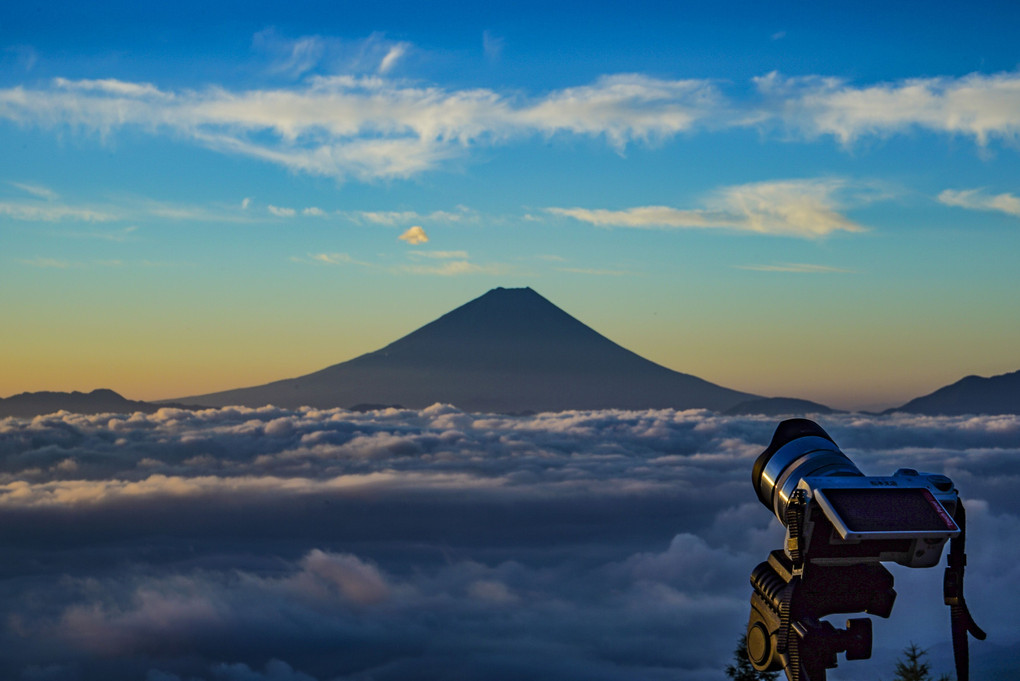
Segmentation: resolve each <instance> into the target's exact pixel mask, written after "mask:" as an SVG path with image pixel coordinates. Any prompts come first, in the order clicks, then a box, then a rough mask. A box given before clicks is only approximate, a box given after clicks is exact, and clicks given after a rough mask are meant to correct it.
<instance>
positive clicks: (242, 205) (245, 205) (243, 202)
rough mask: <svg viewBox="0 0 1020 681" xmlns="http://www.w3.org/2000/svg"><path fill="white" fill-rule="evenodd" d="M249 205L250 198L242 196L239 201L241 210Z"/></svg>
mask: <svg viewBox="0 0 1020 681" xmlns="http://www.w3.org/2000/svg"><path fill="white" fill-rule="evenodd" d="M250 205H251V198H250V197H247V196H246V197H244V199H243V200H242V201H241V210H248V206H250Z"/></svg>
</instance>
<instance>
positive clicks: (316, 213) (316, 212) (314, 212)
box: [301, 206, 326, 218]
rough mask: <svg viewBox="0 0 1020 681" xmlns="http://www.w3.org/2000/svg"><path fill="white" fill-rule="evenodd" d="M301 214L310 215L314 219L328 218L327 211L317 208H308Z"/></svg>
mask: <svg viewBox="0 0 1020 681" xmlns="http://www.w3.org/2000/svg"><path fill="white" fill-rule="evenodd" d="M301 214H302V215H310V216H312V217H317V218H321V217H325V216H326V211H324V210H322V209H321V208H318V207H316V206H309V207H308V208H304V209H302V211H301Z"/></svg>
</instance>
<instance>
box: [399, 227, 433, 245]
mask: <svg viewBox="0 0 1020 681" xmlns="http://www.w3.org/2000/svg"><path fill="white" fill-rule="evenodd" d="M400 240H401V241H406V242H407V243H409V244H411V245H413V246H417V245H418V244H424V243H427V242H428V240H429V237H428V234H426V233H425V230H424V229H422V228H421V227H420V226H419V225H415V226H413V227H411V228H410V229H408V230H407V231H406V232H404V233H403V234H401V235H400Z"/></svg>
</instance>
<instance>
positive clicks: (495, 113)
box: [0, 48, 720, 179]
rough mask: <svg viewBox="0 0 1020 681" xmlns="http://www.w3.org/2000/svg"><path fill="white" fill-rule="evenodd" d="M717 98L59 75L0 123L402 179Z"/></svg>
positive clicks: (613, 89)
mask: <svg viewBox="0 0 1020 681" xmlns="http://www.w3.org/2000/svg"><path fill="white" fill-rule="evenodd" d="M309 49H310V48H309ZM393 54H396V53H394V52H392V48H391V50H390V51H388V52H387V55H386V56H387V57H390V56H391V55H393ZM294 68H297V69H298V70H301V69H303V68H304V67H303V66H302V67H297V66H295V67H294ZM719 103H720V97H719V95H718V92H717V89H716V87H715V85H714V84H713V83H711V82H709V81H703V80H664V79H656V78H651V77H648V76H643V75H640V74H629V75H617V76H606V77H603V78H600V79H599V80H597V81H596V82H595V83H594V84H591V85H587V86H581V87H574V88H567V89H564V90H558V91H553V92H550V93H548V94H546V95H544V96H539V97H536V98H532V99H525V98H521V97H518V96H515V95H514V96H510V95H503V94H500V93H498V92H496V91H493V90H487V89H470V90H447V89H444V88H441V87H436V86H418V85H413V84H408V83H404V82H400V81H393V80H388V79H385V78H381V77H374V76H349V75H345V76H313V77H309V78H307V79H306V80H305V81H304V82H303V83H302V84H301V85H299V86H296V87H290V88H275V89H255V90H246V91H230V90H228V89H226V88H223V87H209V88H206V89H204V90H176V91H174V90H162V89H160V88H158V87H156V86H155V85H153V84H151V83H134V82H127V81H120V80H115V79H83V80H68V79H63V78H58V79H55V80H53V81H51V82H50V83H49V84H48V85H47V86H43V87H38V88H25V87H22V86H18V87H14V88H8V89H4V90H0V118H5V119H7V120H12V121H15V122H18V123H20V124H24V125H34V126H40V127H50V128H65V127H69V128H74V129H83V130H90V131H94V132H96V133H97V134H99V135H100V136H102V137H106V136H109V135H111V134H113V132H114V131H117V130H119V129H122V128H125V127H133V128H136V129H140V130H143V131H146V132H149V133H151V134H154V135H167V134H169V135H175V136H180V137H182V138H185V139H189V140H191V141H192V142H193V143H196V144H199V145H201V146H205V147H208V148H211V149H214V150H217V151H222V152H225V153H233V154H241V155H245V156H250V157H255V158H260V159H263V160H266V161H269V162H273V163H277V164H280V165H283V166H285V167H287V168H290V169H292V170H296V171H300V172H307V173H311V174H317V175H327V176H334V177H337V178H341V179H342V178H347V177H356V178H360V179H372V178H385V177H408V176H411V175H414V174H417V173H420V172H422V171H425V170H429V169H432V168H435V167H436V166H437V165H438V164H440V163H441V162H443V161H444V160H447V159H449V158H452V157H454V156H457V155H461V154H463V153H466V152H467V151H468V150H469V149H470V147H471V146H473V145H478V144H494V143H500V142H505V141H507V140H508V139H510V138H513V137H522V136H523V137H527V136H531V135H535V134H540V135H555V134H560V133H563V134H574V135H584V136H592V137H603V138H605V139H606V140H608V141H609V142H610V144H611V145H613V147H615V148H617V149H622V148H623V147H625V146H626V145H627V144H629V143H632V142H649V141H654V140H661V139H665V138H668V137H670V136H672V135H675V134H677V133H679V132H682V131H685V130H689V129H691V128H692V127H694V126H696V125H699V124H701V123H704V122H707V121H711V120H714V119H717V118H718V111H717V109H718V105H719Z"/></svg>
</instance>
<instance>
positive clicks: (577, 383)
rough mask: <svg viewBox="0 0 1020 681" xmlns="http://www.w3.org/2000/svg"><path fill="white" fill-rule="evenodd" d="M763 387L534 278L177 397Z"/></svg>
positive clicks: (540, 404)
mask: <svg viewBox="0 0 1020 681" xmlns="http://www.w3.org/2000/svg"><path fill="white" fill-rule="evenodd" d="M756 397H757V396H756V395H751V394H748V393H742V392H738V391H735V390H730V389H728V388H723V387H721V386H718V385H715V384H713V383H709V382H708V381H704V380H702V379H700V378H697V377H695V376H691V375H688V374H682V373H679V372H676V371H673V370H671V369H667V368H665V367H663V366H660V365H658V364H655V363H654V362H651V361H649V360H647V359H644V358H643V357H640V356H639V355H637V354H635V353H633V352H631V351H630V350H627V349H625V348H623V347H621V346H619V345H617V344H616V343H614V342H612V341H610V340H609V339H607V338H606V337H604V336H602V335H601V334H599V333H597V332H596V331H594V330H592V329H591V328H589V327H588V326H585V325H584V324H582V323H581V322H579V321H578V320H577V319H574V318H573V317H571V316H570V315H569V314H567V313H566V312H564V311H563V310H561V309H560V308H558V307H556V306H555V305H553V304H552V303H550V302H549V301H548V300H546V299H545V298H543V297H542V296H540V295H539V294H538V293H536V292H535V291H533V290H531V289H530V288H518V289H506V288H496V289H493V290H491V291H489V292H488V293H486V294H484V295H483V296H481V297H479V298H476V299H475V300H472V301H470V302H468V303H466V304H464V305H462V306H461V307H458V308H456V309H455V310H453V311H451V312H449V313H447V314H445V315H443V316H442V317H440V318H438V319H436V320H435V321H433V322H431V323H429V324H426V325H425V326H423V327H421V328H420V329H418V330H417V331H414V332H412V333H410V334H408V335H407V336H404V337H403V338H401V339H399V340H397V341H395V342H393V343H391V344H390V345H387V346H386V347H384V348H382V349H381V350H377V351H375V352H370V353H368V354H365V355H361V356H360V357H356V358H355V359H352V360H350V361H347V362H343V363H341V364H336V365H334V366H331V367H328V368H326V369H322V370H321V371H317V372H315V373H311V374H307V375H305V376H300V377H298V378H291V379H287V380H282V381H276V382H273V383H268V384H266V385H260V386H254V387H251V388H242V389H237V390H227V391H224V392H218V393H211V394H207V395H198V396H194V397H187V398H180V400H179V401H186V402H189V403H194V404H202V405H207V406H226V405H231V404H238V405H247V406H262V405H266V404H275V405H277V406H280V407H289V408H293V407H298V406H311V407H319V408H332V407H344V408H349V407H351V406H353V405H365V404H378V405H401V406H403V407H407V408H423V407H427V406H429V405H431V404H434V403H436V402H445V403H450V404H453V405H455V406H457V407H459V408H461V409H464V410H466V411H480V412H499V413H525V412H537V411H561V410H566V409H606V408H620V409H646V408H666V407H673V408H677V409H689V408H707V409H712V410H716V411H721V410H724V409H727V408H729V407H732V406H734V405H736V404H739V403H741V402H745V401H747V400H750V399H754V398H756Z"/></svg>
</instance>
